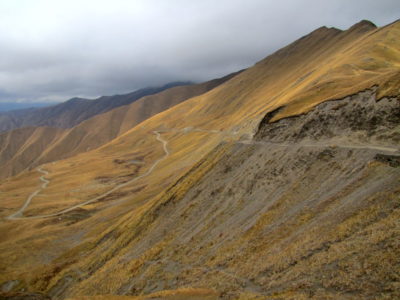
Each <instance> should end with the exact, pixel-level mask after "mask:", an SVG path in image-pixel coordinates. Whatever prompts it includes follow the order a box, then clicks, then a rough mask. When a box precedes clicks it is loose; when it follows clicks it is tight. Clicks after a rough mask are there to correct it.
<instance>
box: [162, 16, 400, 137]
mask: <svg viewBox="0 0 400 300" xmlns="http://www.w3.org/2000/svg"><path fill="white" fill-rule="evenodd" d="M399 40H400V22H395V23H393V24H391V25H389V26H386V27H383V28H379V29H376V28H375V27H374V26H373V25H372V24H371V23H369V22H367V21H363V22H360V23H358V24H356V25H354V26H353V27H351V28H350V29H348V30H347V31H340V30H338V29H334V28H326V27H322V28H320V29H317V30H315V31H314V32H312V33H310V34H309V35H307V36H305V37H303V38H301V39H299V40H297V41H296V42H294V43H293V44H290V45H289V46H287V47H285V48H283V49H281V50H279V51H277V52H275V53H274V54H272V55H270V56H269V57H267V58H265V59H264V60H262V61H260V62H259V63H257V64H256V65H255V66H254V67H252V68H249V69H248V70H246V71H245V72H243V73H242V74H240V75H238V76H236V77H235V78H233V79H232V80H230V81H229V82H227V83H226V84H225V85H223V86H220V87H218V88H216V89H214V90H212V91H210V92H208V93H207V94H204V95H201V96H199V97H197V98H195V99H192V100H191V101H189V102H187V103H184V104H181V105H179V106H178V107H176V108H175V111H176V112H177V113H178V114H180V115H184V116H185V118H184V119H183V120H182V119H181V118H179V119H174V118H173V115H172V114H168V115H167V114H163V115H162V116H165V117H162V116H161V115H160V116H157V117H158V122H165V123H168V124H169V125H168V126H172V127H173V126H180V124H182V123H185V124H191V125H194V124H195V125H198V126H204V127H206V128H214V129H218V128H224V129H229V128H235V127H236V128H237V129H239V128H242V130H243V132H252V131H254V128H255V126H256V125H257V124H258V122H259V120H260V118H261V117H262V116H263V115H264V114H265V113H266V112H268V111H271V110H273V109H275V108H277V107H280V106H286V107H285V109H283V110H282V111H281V112H280V113H279V114H278V115H276V116H275V120H276V119H279V118H282V117H285V116H289V115H294V114H299V113H303V112H305V111H307V110H309V109H311V108H312V107H313V106H314V105H316V104H318V103H320V102H322V101H326V100H329V99H336V98H342V97H344V96H347V95H350V94H354V93H356V92H358V91H360V90H364V89H366V88H369V87H371V86H373V85H378V86H379V88H378V97H383V96H385V95H396V94H398V93H399V91H398V86H399V80H400V79H399V78H400V73H399V72H400V52H399V51H400V50H399V49H400V42H399ZM171 113H172V112H171Z"/></svg>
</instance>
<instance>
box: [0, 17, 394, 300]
mask: <svg viewBox="0 0 400 300" xmlns="http://www.w3.org/2000/svg"><path fill="white" fill-rule="evenodd" d="M399 26H400V23H399V22H397V23H394V24H392V25H390V26H387V27H384V28H381V29H376V28H374V27H373V26H372V25H371V24H370V23H368V22H362V23H360V24H357V25H355V26H353V27H352V28H351V29H349V30H348V31H340V30H337V29H328V28H320V29H318V30H316V31H314V32H312V33H311V34H309V35H308V36H306V37H304V38H302V39H300V40H298V41H296V42H294V43H293V44H291V45H289V46H287V47H285V48H283V49H281V50H279V51H277V52H276V53H274V54H273V55H271V56H269V57H267V58H266V59H264V60H262V61H261V62H259V63H258V64H256V65H255V66H253V67H252V68H250V69H248V70H246V71H244V72H243V73H241V74H239V75H237V76H236V77H234V78H232V79H231V80H229V81H228V82H226V83H224V84H223V85H220V86H218V87H216V88H214V89H213V90H211V91H209V92H208V93H206V94H203V95H200V96H197V97H195V98H192V99H190V100H188V101H185V102H183V103H181V104H178V105H176V106H174V107H172V108H170V109H168V110H166V111H164V112H162V113H159V114H157V115H155V116H153V117H151V118H149V119H147V120H145V121H144V122H142V123H140V124H138V125H137V126H136V127H134V128H133V129H131V130H128V131H126V132H125V133H124V134H122V135H120V136H119V137H117V138H116V139H114V140H112V141H111V142H109V143H107V144H105V145H104V146H102V147H100V148H98V149H95V150H93V151H90V152H86V153H81V154H79V155H76V156H74V157H71V158H68V159H65V160H62V161H57V162H55V163H50V164H46V165H44V166H43V167H44V168H45V169H46V170H48V171H49V172H50V174H49V176H48V178H49V179H50V180H51V183H50V184H49V186H48V188H47V189H46V190H45V191H44V192H43V193H41V194H40V195H38V197H37V198H36V200H35V201H33V202H32V204H31V205H30V206H29V207H28V208H27V210H26V212H25V214H26V215H27V216H35V215H40V214H46V213H54V212H57V211H60V210H62V209H65V208H67V207H69V206H71V205H76V204H78V203H80V202H82V201H85V200H87V199H90V198H91V197H93V196H95V195H101V194H102V193H104V192H105V191H107V190H109V189H110V188H112V187H114V186H116V185H117V184H119V183H121V182H124V181H127V180H129V179H131V178H134V177H135V176H139V175H140V174H144V173H145V172H146V170H148V169H149V168H150V167H151V165H152V162H154V160H156V159H158V158H160V157H162V156H163V155H164V153H163V149H162V145H161V144H160V142H159V141H157V140H156V136H155V135H154V133H153V131H154V130H160V131H162V130H164V131H165V132H164V133H161V135H162V137H163V138H164V139H165V140H167V141H168V147H169V150H170V155H169V156H168V157H167V158H166V159H165V160H163V161H162V162H161V163H160V164H159V165H158V166H157V168H156V169H155V170H154V172H152V173H151V174H150V175H149V176H147V177H145V178H142V179H141V180H140V181H137V182H135V183H134V184H132V185H131V186H126V187H124V188H123V189H121V190H120V191H119V192H118V193H117V192H115V193H114V194H112V195H110V197H108V198H107V199H104V200H103V201H97V202H95V203H91V204H90V205H87V206H84V207H82V208H80V209H77V210H76V211H75V212H70V213H68V214H65V215H61V216H57V217H55V218H48V219H38V220H30V219H27V220H19V221H4V222H3V223H2V224H1V228H0V230H1V232H3V231H4V232H5V231H7V232H12V234H9V235H8V237H7V239H5V241H4V242H2V243H1V244H0V250H1V251H0V261H1V262H2V264H1V265H0V268H1V270H2V272H1V274H0V282H5V281H6V280H11V279H19V280H20V286H21V287H26V288H28V289H32V290H42V291H46V292H48V293H50V294H51V295H53V296H55V297H58V296H60V295H79V294H82V295H95V294H109V293H117V294H123V293H124V292H125V291H126V290H127V289H128V288H129V286H121V283H124V284H125V283H126V284H129V278H135V276H137V275H138V274H140V272H141V270H142V271H143V270H147V269H146V268H145V267H147V266H148V265H147V264H148V263H149V262H148V261H150V264H151V265H150V271H149V272H148V273H147V274H148V275H149V276H150V275H152V274H154V276H155V277H154V278H157V276H165V277H168V276H171V278H169V277H168V278H167V279H168V281H169V282H173V280H174V278H173V277H172V275H171V274H169V273H168V272H165V273H160V272H158V270H159V267H158V265H157V264H154V265H153V264H152V260H162V259H163V258H165V257H167V258H173V260H174V261H178V262H179V261H182V260H183V261H184V263H187V265H186V266H185V268H183V269H185V270H186V269H188V271H187V273H183V275H182V280H183V281H181V282H184V283H186V284H187V286H192V285H196V283H195V280H196V279H197V278H199V276H200V277H201V278H202V280H203V281H202V284H203V286H201V287H210V286H211V287H216V286H218V284H219V282H221V283H222V284H224V286H225V287H228V288H229V287H231V286H233V287H237V286H239V285H240V284H241V283H242V281H241V279H240V278H237V277H232V276H231V275H230V274H228V273H226V272H225V273H222V272H220V269H221V268H222V267H223V266H222V267H221V266H218V265H216V264H215V263H214V262H213V258H212V254H210V252H207V251H208V250H209V249H210V247H211V249H214V248H213V245H214V244H213V245H211V244H206V242H204V243H203V244H201V243H200V244H198V247H199V248H196V249H194V250H193V251H192V250H190V249H189V248H190V247H191V244H190V242H191V240H190V238H189V237H190V236H191V232H193V233H195V231H196V230H197V228H201V227H198V226H197V225H199V224H202V225H204V226H209V227H207V228H206V227H204V228H203V229H204V232H208V230H209V229H210V228H212V226H214V225H215V222H218V219H217V215H218V214H219V213H221V214H225V212H224V210H223V209H221V210H218V211H217V210H216V211H215V212H216V213H218V214H215V215H202V217H203V218H205V219H207V220H206V221H207V222H202V223H199V222H201V221H200V220H197V219H196V218H197V217H198V216H199V215H200V214H189V212H190V211H191V210H192V208H193V207H191V205H190V203H189V202H190V199H189V198H187V199H188V206H187V207H186V206H185V207H184V209H185V210H182V211H179V212H175V210H174V209H175V208H174V199H175V198H177V199H181V198H182V197H183V196H184V195H185V193H186V192H187V191H188V190H189V189H190V188H192V187H193V186H195V185H196V183H198V182H200V180H201V179H202V178H203V176H204V175H205V174H207V172H208V171H210V170H212V169H213V167H214V166H215V165H216V164H218V162H219V161H222V162H226V161H227V160H229V157H230V155H228V156H226V153H229V152H227V151H230V147H231V146H230V144H224V143H223V144H222V145H220V146H219V147H217V148H216V146H217V145H219V144H220V143H221V141H229V140H236V139H238V138H239V137H241V136H242V135H244V134H252V133H254V132H255V130H256V129H257V127H258V124H259V122H260V120H261V119H262V118H263V117H264V115H265V113H266V112H269V111H272V110H273V109H275V108H277V107H280V106H282V105H284V106H286V108H285V109H283V110H281V112H280V114H278V115H276V117H275V118H282V117H284V116H288V115H293V114H299V113H303V112H305V111H307V110H309V109H310V108H312V107H313V106H314V105H316V104H317V103H320V102H323V101H326V100H329V99H332V98H340V97H341V96H347V95H348V94H354V93H356V92H358V91H360V90H363V89H366V88H369V87H371V86H373V85H378V96H379V97H382V96H384V95H393V94H396V95H397V94H398V91H396V88H397V89H398V87H399V84H398V81H397V80H398V77H396V74H398V73H399V55H398V51H399V44H398V43H399V42H398V41H399V35H400V34H399ZM383 61H384V63H383ZM378 62H380V63H378ZM349 68H350V69H349ZM349 70H350V71H351V72H350V71H349ZM342 73H343V74H342ZM349 74H350V75H351V76H350V75H349ZM188 127H192V128H197V129H199V128H200V129H207V130H209V131H206V132H202V131H201V132H198V131H195V130H190V128H188ZM184 128H188V129H187V130H182V129H184ZM178 129H179V131H175V130H178ZM213 130H216V131H215V132H213ZM213 149H214V150H213ZM210 151H211V152H210ZM243 151H244V152H246V148H244V150H243ZM260 151H261V150H260ZM207 153H210V154H209V155H207ZM233 154H234V152H232V155H233ZM256 154H257V155H258V153H256ZM264 154H265V155H268V153H264V152H263V155H264ZM243 157H247V154H246V155H243ZM239 158H240V157H239ZM281 159H282V160H283V159H286V157H283V158H281ZM137 161H139V162H143V164H136V162H137ZM199 161H201V163H199ZM238 162H240V159H238ZM363 163H364V161H363ZM250 167H253V166H249V168H250ZM318 167H322V166H319V165H318V164H317V165H316V166H315V168H316V170H317V169H318ZM219 168H220V169H218V171H221V169H222V170H223V164H220V165H219ZM231 168H235V165H232V166H231ZM333 168H334V166H333ZM387 168H388V167H382V166H380V165H379V166H377V167H376V169H377V170H378V171H379V172H382V173H385V172H386V171H387V170H388V169H387ZM374 169H375V167H374V166H373V167H372V168H371V169H368V170H369V171H368V176H370V178H372V179H374V178H375V177H376V176H375V175H374V174H375V173H374ZM188 170H192V171H191V172H190V173H187V171H188ZM227 171H229V170H227ZM336 171H337V170H336ZM346 171H347V170H346ZM221 172H222V171H221ZM235 174H236V177H235V179H237V180H239V179H240V176H243V173H241V170H237V172H236V173H235ZM379 174H380V173H379ZM22 175H24V176H26V177H25V178H29V182H30V183H32V182H33V180H34V179H35V178H36V179H38V177H39V174H38V173H37V172H35V171H32V172H29V173H25V174H21V175H20V176H18V177H14V178H10V180H8V181H5V182H2V184H1V186H0V189H1V190H2V191H5V193H3V194H1V196H2V197H6V198H7V199H11V200H8V201H7V205H6V206H5V207H2V211H1V216H3V217H4V216H7V215H10V214H11V213H12V212H14V211H15V210H16V209H18V207H19V206H20V204H21V198H22V195H18V198H16V200H15V201H12V199H14V198H13V197H14V194H15V193H16V188H17V187H18V184H19V185H20V186H23V180H22ZM226 176H227V175H226ZM315 176H317V173H316V175H315ZM372 179H371V180H372ZM213 180H215V181H217V180H218V178H214V179H213ZM209 182H210V184H212V183H213V182H214V181H212V180H211V181H209ZM38 184H39V183H38ZM299 186H301V185H299ZM32 191H34V187H33V186H29V187H26V188H25V189H24V190H23V192H24V193H26V195H29V193H31V192H32ZM217 192H218V191H217ZM195 193H196V191H192V194H191V195H192V196H195ZM228 196H229V195H228ZM205 197H209V198H208V199H213V197H214V196H213V195H211V194H209V193H205ZM250 198H251V197H250ZM227 199H228V198H227ZM237 200H238V201H237V203H236V202H235V205H236V204H237V207H239V210H240V205H242V202H240V199H237ZM164 202H165V204H166V205H165V206H166V211H164V210H163V212H164V218H165V219H163V220H161V222H162V221H165V220H166V222H168V224H169V227H168V228H169V229H170V231H168V232H163V229H162V228H161V227H160V226H157V225H158V223H154V220H156V219H157V217H158V216H159V209H163V203H164ZM207 203H208V204H207V205H209V207H208V206H207V209H209V208H210V207H212V205H214V204H215V203H211V202H207ZM227 205H228V204H227ZM158 207H160V208H158ZM193 209H195V208H193ZM186 210H187V211H186ZM186 212H188V214H186ZM173 214H175V215H174V217H176V218H175V219H170V220H169V219H168V217H169V216H172V215H173ZM188 215H189V216H190V217H191V218H193V219H191V220H189V221H191V222H188V223H187V224H188V226H187V227H185V228H183V229H184V230H187V232H186V233H184V234H183V235H182V236H184V237H188V238H184V239H183V240H184V242H185V243H186V244H187V245H188V246H187V248H185V247H186V246H185V247H182V248H180V247H176V248H174V247H170V248H168V249H166V250H165V251H166V252H165V253H166V254H167V255H166V256H164V257H158V254H159V253H163V252H162V251H163V249H164V246H165V245H166V244H170V245H174V241H175V235H177V234H178V232H176V231H174V230H173V228H174V224H175V223H174V221H175V220H178V219H179V220H180V221H182V222H186V221H184V220H185V219H186V217H187V216H188ZM214 217H215V218H214ZM225 217H227V215H225ZM301 217H302V216H301V215H299V218H300V219H299V220H300V221H301V220H302V219H301ZM306 217H307V216H306ZM296 220H297V219H296ZM157 222H160V220H158V221H157ZM230 222H232V224H233V223H234V222H233V219H230ZM160 224H161V223H160ZM293 228H295V227H293ZM242 229H243V228H241V227H238V231H241V230H242ZM282 230H284V229H282ZM144 233H146V234H147V236H146V237H145V238H144V237H143V236H142V234H144ZM179 233H182V232H179ZM213 234H214V233H213ZM219 234H220V232H218V235H215V236H214V235H213V243H215V244H218V243H219V241H220V239H222V238H223V235H222V236H221V237H219ZM199 235H200V237H201V238H203V237H204V236H201V232H200V233H199ZM142 238H143V240H144V242H143V243H142ZM180 238H181V237H180ZM180 238H179V239H180ZM201 238H200V239H199V240H202V239H201ZM242 240H243V241H244V242H245V241H247V239H246V236H244V237H243V239H242ZM171 241H172V242H171ZM128 246H129V247H128ZM200 247H203V248H200ZM240 247H241V245H236V244H235V247H233V248H234V249H235V251H236V250H237V249H239V250H240ZM359 248H362V247H361V246H360V247H359ZM175 250H176V251H177V252H174V251H175ZM197 250H198V252H196V251H197ZM239 250H237V251H238V252H237V253H239V254H240V251H239ZM250 250H251V249H250ZM250 250H249V251H250ZM169 251H171V252H169ZM186 251H187V252H186ZM221 251H222V250H221ZM29 252H32V253H37V254H38V255H37V256H33V255H27V253H29ZM204 252H207V253H208V254H210V256H209V259H210V260H209V261H208V262H207V266H205V267H204V266H196V268H193V267H192V265H191V264H192V263H193V261H190V260H191V259H193V258H196V259H197V258H198V257H199V255H202V254H204ZM211 252H212V251H211ZM250 252H251V251H250ZM221 253H222V252H221ZM235 253H236V252H235ZM186 254H188V255H189V254H190V255H191V256H190V255H189V256H187V255H186ZM198 254H199V255H198ZM208 254H207V255H208ZM216 254H217V253H216ZM168 255H169V256H168ZM185 257H187V258H188V259H187V260H186V261H185ZM217 258H218V257H217ZM167 261H168V260H167ZM217 261H218V262H223V263H226V264H228V265H229V258H227V259H226V260H221V259H218V260H217ZM254 265H258V264H257V263H256V262H255V263H254ZM238 266H239V267H238V269H235V268H236V267H235V268H232V271H233V272H232V273H233V274H235V272H236V271H238V270H239V269H240V267H247V266H245V265H238ZM170 267H171V268H172V270H175V269H176V268H174V265H171V266H169V265H167V266H166V267H165V269H166V270H171V269H170ZM28 268H29V269H30V270H33V271H32V272H29V273H27V272H26V270H27V269H28ZM204 268H208V269H204ZM181 269H182V268H178V270H181ZM210 270H211V271H210ZM145 272H147V271H145ZM185 272H186V271H185ZM171 273H172V274H173V272H171ZM210 273H211V275H213V276H214V277H208V275H209V274H210ZM110 274H113V276H112V278H110ZM157 274H158V275H157ZM146 276H147V275H146ZM143 278H145V277H143ZM213 278H214V279H215V280H214V279H213ZM185 280H186V281H185ZM260 280H261V279H260ZM155 281H156V280H155ZM261 283H263V282H262V281H261ZM140 284H142V286H140V288H142V289H141V290H140V292H144V293H148V292H149V293H150V292H152V291H153V290H158V289H169V287H168V286H166V285H165V286H152V284H153V283H152V282H150V283H149V282H148V283H145V282H144V281H143V282H142V283H140ZM154 284H156V282H154ZM245 284H247V285H249V286H250V287H251V288H255V289H257V287H254V286H253V287H252V286H251V282H250V283H249V282H245ZM207 285H210V286H207ZM250 290H251V289H250ZM130 292H132V290H130ZM132 293H133V292H132Z"/></svg>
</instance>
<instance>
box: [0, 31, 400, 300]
mask: <svg viewBox="0 0 400 300" xmlns="http://www.w3.org/2000/svg"><path fill="white" fill-rule="evenodd" d="M358 27H359V28H361V29H363V28H364V26H358ZM368 28H370V26H368ZM399 41H400V23H394V24H392V25H390V26H387V27H383V28H382V27H381V28H378V29H373V28H370V29H368V30H367V31H365V30H358V29H357V28H356V30H354V28H353V29H352V30H350V29H349V30H347V31H343V32H338V31H336V30H329V29H328V30H325V29H323V30H319V31H314V32H313V33H311V34H310V35H307V36H305V37H303V38H301V39H299V40H297V41H295V42H293V43H292V44H290V45H288V46H286V47H284V48H283V49H281V50H278V51H276V52H275V53H273V54H271V55H270V56H268V57H266V58H265V59H263V60H262V61H261V62H259V63H257V64H255V65H254V66H253V67H251V68H248V69H246V70H245V71H243V72H242V73H240V74H238V75H236V76H234V77H233V78H231V79H230V80H228V81H226V82H225V83H223V84H222V85H218V86H216V87H215V88H213V89H210V90H209V91H207V92H205V93H202V94H200V95H198V96H195V97H192V98H190V99H187V100H186V101H183V102H181V103H178V104H176V105H174V106H172V107H170V108H169V109H167V110H163V111H162V112H159V113H157V114H154V115H152V116H151V117H150V118H148V119H146V120H143V121H142V122H140V123H138V124H136V125H134V126H133V127H132V128H130V129H128V130H126V131H125V132H124V133H122V134H120V135H119V136H117V137H116V138H114V139H112V140H111V141H109V142H108V143H105V144H103V145H102V146H100V147H98V148H96V149H94V150H91V151H88V152H84V153H80V154H78V155H75V156H72V157H70V158H67V159H64V160H60V161H55V162H53V163H48V164H45V165H42V166H41V168H42V170H46V172H48V175H46V176H45V177H46V180H48V181H49V182H50V184H48V186H46V188H45V189H43V190H42V191H41V192H40V193H39V194H37V195H36V197H35V199H34V201H32V202H31V203H30V204H29V206H28V207H26V209H25V210H24V212H23V216H22V218H20V219H18V220H7V219H6V217H8V216H11V215H12V214H13V213H15V212H17V211H18V210H19V209H20V208H21V207H23V205H24V203H26V199H27V197H29V195H32V193H34V192H35V191H37V190H38V188H40V185H41V184H42V183H43V182H41V181H40V179H39V178H40V176H42V174H38V172H36V171H35V170H31V171H28V172H23V173H20V174H19V175H17V176H14V177H11V178H8V179H7V180H5V181H2V182H0V190H1V191H2V194H1V196H2V198H3V199H4V200H3V203H2V207H1V210H0V216H2V217H3V219H2V221H1V222H0V232H1V234H2V236H3V239H4V241H3V242H1V243H0V250H1V251H0V269H1V270H2V272H1V273H0V283H1V286H2V287H5V286H6V287H9V286H10V285H11V288H10V289H9V292H17V291H20V290H21V289H24V290H25V291H28V292H42V293H45V294H46V295H49V296H51V297H52V298H54V299H66V298H71V299H81V298H82V297H86V298H87V299H98V298H99V297H100V299H101V297H107V296H106V295H112V296H110V297H114V298H115V299H123V298H124V296H128V297H131V296H132V297H134V296H140V295H145V296H144V297H147V296H148V297H151V295H154V293H157V292H160V293H163V292H161V291H164V293H166V294H165V295H167V294H168V295H170V296H171V299H182V298H183V299H185V296H182V295H181V298H179V291H180V290H181V289H182V288H190V289H193V290H196V289H199V288H203V289H204V288H206V289H208V290H209V291H211V292H213V293H214V294H213V295H211V297H213V298H211V299H256V298H259V299H276V298H280V299H329V298H330V299H342V298H362V299H368V298H376V297H384V298H388V299H394V298H398V296H399V289H398V281H397V277H396V274H397V270H398V268H397V267H398V263H399V262H398V257H399V250H398V249H399V248H398V247H396V245H397V244H398V240H399V232H400V231H399V223H398V219H399V217H400V211H399V206H398V195H399V193H400V186H399V179H400V171H399V170H400V169H399V168H398V162H399V154H398V151H397V150H398V149H399V147H400V144H399V142H400V136H399V129H400V128H399V117H400V115H399V111H400V110H399V109H400V99H399V96H400V95H399V86H400V79H399V77H398V76H396V75H398V74H399V71H400V69H399V66H400V64H399V61H400V55H399V51H400V42H399ZM111 119H113V118H111ZM105 123H108V122H105ZM167 154H168V155H167ZM154 166H156V167H154ZM135 178H138V179H137V180H136V179H135ZM130 183H131V184H130ZM99 196H101V197H100V198H99V199H97V198H96V197H99ZM90 199H95V200H96V201H89V200H90ZM86 201H89V203H88V204H87V205H83V203H85V202H86ZM71 207H76V209H73V210H68V208H71ZM60 211H65V212H66V213H61V214H59V213H58V212H60ZM46 215H47V216H48V215H54V216H52V217H47V218H40V216H46ZM24 216H25V217H35V216H39V218H38V219H28V218H26V219H24ZM32 253H34V254H35V255H31V254H32ZM27 268H29V270H30V272H29V273H28V272H26V270H27ZM174 293H175V294H174ZM99 295H103V296H99ZM209 296H210V295H209ZM191 297H195V295H193V294H192V295H191ZM205 297H206V295H202V296H198V299H206V298H205ZM187 299H190V298H187Z"/></svg>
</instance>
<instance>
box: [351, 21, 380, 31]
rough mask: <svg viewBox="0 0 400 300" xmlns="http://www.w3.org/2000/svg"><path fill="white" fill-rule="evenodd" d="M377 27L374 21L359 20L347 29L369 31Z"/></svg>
mask: <svg viewBox="0 0 400 300" xmlns="http://www.w3.org/2000/svg"><path fill="white" fill-rule="evenodd" d="M376 28H378V27H377V26H376V25H375V24H374V23H372V22H371V21H369V20H361V21H360V22H358V23H356V24H354V25H353V26H351V27H350V28H349V29H348V30H349V31H354V30H357V31H369V30H374V29H376Z"/></svg>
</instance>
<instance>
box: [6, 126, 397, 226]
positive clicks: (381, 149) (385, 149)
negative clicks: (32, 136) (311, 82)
mask: <svg viewBox="0 0 400 300" xmlns="http://www.w3.org/2000/svg"><path fill="white" fill-rule="evenodd" d="M161 132H163V133H164V132H182V133H184V134H186V133H190V132H208V133H214V134H228V135H232V136H234V135H236V134H235V133H230V132H226V131H219V130H205V129H200V128H193V127H187V128H184V129H167V130H163V131H153V133H154V134H155V135H156V139H157V141H159V142H160V143H161V144H162V146H163V150H164V155H163V156H162V157H161V158H159V159H157V160H156V161H155V162H154V163H153V164H152V166H151V167H150V168H149V169H148V170H147V171H146V172H145V173H143V174H142V175H139V176H138V177H135V178H133V179H131V180H129V181H127V182H125V183H122V184H119V185H117V186H115V187H113V188H112V189H110V190H109V191H107V192H105V193H103V194H101V195H99V196H97V197H94V198H91V199H89V200H86V201H85V202H82V203H79V204H76V205H73V206H71V207H68V208H66V209H63V210H60V211H58V212H55V213H52V214H46V215H37V216H27V217H25V216H24V215H23V213H24V211H25V209H26V208H27V207H28V206H29V204H30V203H31V201H32V199H33V198H34V197H35V196H36V195H38V194H39V193H40V192H41V191H42V190H43V189H45V188H46V187H47V185H48V184H49V183H50V180H47V179H45V178H44V176H45V175H48V174H49V173H48V172H47V171H45V170H43V169H41V168H38V169H37V170H38V171H39V172H41V173H43V174H44V175H43V176H41V177H40V180H41V181H42V182H43V184H42V185H41V187H40V188H39V189H38V190H36V191H34V192H33V193H32V194H30V195H29V197H28V198H27V199H26V201H25V203H24V205H23V206H22V207H21V208H20V209H19V210H18V211H17V212H15V213H13V214H12V215H10V216H8V217H7V218H6V219H8V220H21V219H40V218H48V217H55V216H59V215H62V214H65V213H67V212H70V211H72V210H74V209H76V208H79V207H82V206H85V205H87V204H90V203H93V202H95V201H97V200H99V199H101V198H103V197H106V196H108V195H110V194H111V193H113V192H115V191H116V190H119V189H121V188H123V187H125V186H127V185H129V184H131V183H133V182H135V181H137V180H139V179H141V178H143V177H146V176H148V175H150V174H151V173H152V172H153V171H154V169H155V168H156V167H157V165H158V164H159V163H160V162H161V161H163V160H164V159H166V158H167V157H168V156H169V155H170V152H169V150H168V142H167V141H166V140H164V139H163V138H162V137H161ZM236 143H238V144H246V145H266V146H267V145H277V146H281V147H290V146H293V145H298V146H301V147H329V146H332V147H338V148H347V149H365V150H374V151H377V152H386V153H399V149H397V148H391V147H383V146H379V145H351V144H348V145H346V144H332V145H330V144H328V143H298V144H294V143H293V144H290V143H277V142H264V141H254V140H242V141H240V140H239V141H236Z"/></svg>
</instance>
